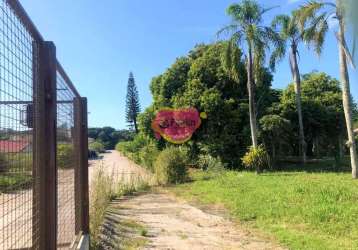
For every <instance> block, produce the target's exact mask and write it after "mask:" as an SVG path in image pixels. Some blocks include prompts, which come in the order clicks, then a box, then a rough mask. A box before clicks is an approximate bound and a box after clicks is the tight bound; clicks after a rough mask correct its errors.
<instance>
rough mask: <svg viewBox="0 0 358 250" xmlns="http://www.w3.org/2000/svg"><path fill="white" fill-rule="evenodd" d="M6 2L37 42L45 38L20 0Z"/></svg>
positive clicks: (7, 0)
mask: <svg viewBox="0 0 358 250" xmlns="http://www.w3.org/2000/svg"><path fill="white" fill-rule="evenodd" d="M6 3H7V4H8V5H9V6H10V7H11V9H12V10H13V11H14V13H15V15H16V16H17V17H18V18H19V20H20V21H21V22H22V24H23V25H24V26H25V27H26V29H27V30H28V31H29V32H30V34H31V35H32V36H33V38H34V40H36V41H37V42H43V41H44V39H43V37H42V35H41V33H40V32H39V31H38V29H37V28H36V26H35V24H34V23H33V22H32V20H31V18H30V17H29V15H28V14H27V13H26V11H25V9H24V8H23V7H22V5H21V4H20V2H19V1H18V0H6Z"/></svg>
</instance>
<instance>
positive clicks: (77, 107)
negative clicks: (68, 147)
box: [74, 97, 82, 235]
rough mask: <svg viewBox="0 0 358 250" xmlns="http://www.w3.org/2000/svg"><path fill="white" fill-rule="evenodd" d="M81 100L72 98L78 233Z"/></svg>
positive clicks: (79, 223)
mask: <svg viewBox="0 0 358 250" xmlns="http://www.w3.org/2000/svg"><path fill="white" fill-rule="evenodd" d="M81 140H82V102H81V98H78V97H76V98H75V99H74V154H75V156H76V159H75V160H76V162H75V233H76V235H78V234H79V233H80V231H81V224H82V188H81V186H82V176H81V175H82V173H81V172H82V167H81V162H82V155H81V149H82V142H81Z"/></svg>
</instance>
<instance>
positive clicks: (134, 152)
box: [116, 134, 159, 171]
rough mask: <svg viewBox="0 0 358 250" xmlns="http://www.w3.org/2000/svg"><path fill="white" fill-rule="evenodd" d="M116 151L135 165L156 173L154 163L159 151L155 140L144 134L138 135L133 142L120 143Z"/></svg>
mask: <svg viewBox="0 0 358 250" xmlns="http://www.w3.org/2000/svg"><path fill="white" fill-rule="evenodd" d="M116 150H118V151H119V152H121V153H122V154H124V155H125V156H127V157H128V158H130V159H131V160H133V161H134V162H135V163H137V164H139V165H141V166H143V167H145V168H147V169H149V170H151V171H154V161H155V160H156V157H157V156H158V154H159V150H158V149H157V146H156V144H155V142H154V140H153V139H151V138H149V136H145V135H143V134H138V135H137V136H135V137H134V139H133V141H127V142H119V143H118V144H117V145H116Z"/></svg>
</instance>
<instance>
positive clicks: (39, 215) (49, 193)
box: [33, 42, 57, 250]
mask: <svg viewBox="0 0 358 250" xmlns="http://www.w3.org/2000/svg"><path fill="white" fill-rule="evenodd" d="M37 74H38V75H37V76H35V79H36V81H35V84H34V107H35V109H34V111H35V112H34V118H35V119H34V125H35V126H34V145H33V146H34V156H33V157H34V168H35V171H34V172H35V174H36V179H35V181H36V184H35V190H34V193H33V199H34V204H35V206H36V207H35V208H34V209H35V211H36V213H35V214H34V216H35V218H34V221H36V227H37V229H36V231H37V232H36V234H37V236H36V242H35V246H33V248H34V249H49V250H52V249H56V245H57V166H56V113H57V112H56V99H57V97H56V48H55V45H54V44H53V43H52V42H39V43H38V70H37Z"/></svg>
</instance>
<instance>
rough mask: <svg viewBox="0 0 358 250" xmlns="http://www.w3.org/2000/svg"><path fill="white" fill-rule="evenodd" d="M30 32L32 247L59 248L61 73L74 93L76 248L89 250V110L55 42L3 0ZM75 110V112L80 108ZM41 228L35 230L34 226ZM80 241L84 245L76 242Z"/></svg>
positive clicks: (15, 1) (14, 1) (22, 11)
mask: <svg viewBox="0 0 358 250" xmlns="http://www.w3.org/2000/svg"><path fill="white" fill-rule="evenodd" d="M5 1H6V4H7V5H8V6H9V7H10V8H11V9H12V11H13V12H14V14H15V15H16V16H17V18H18V19H19V21H20V22H21V23H22V24H23V25H24V27H25V28H26V30H27V31H28V32H29V33H30V34H31V36H32V38H33V40H34V42H33V91H34V92H33V104H34V111H33V117H34V119H33V122H34V128H33V223H32V224H33V226H32V239H33V246H32V249H41V250H42V249H49V250H52V249H56V248H57V224H58V222H57V217H58V213H57V209H58V208H57V205H58V204H57V195H58V193H57V191H58V190H57V188H58V186H57V170H58V168H57V162H56V151H57V140H56V131H57V104H58V103H61V101H59V102H58V101H57V90H56V81H57V72H58V73H60V74H61V76H62V77H63V78H64V80H65V82H66V84H67V86H68V87H69V88H70V89H71V91H72V92H73V93H74V95H75V96H76V98H75V99H74V100H73V104H74V110H75V113H77V114H76V115H75V120H74V123H75V131H76V132H75V136H74V137H75V138H74V142H75V143H74V152H75V153H76V155H77V157H76V160H75V163H76V166H75V201H74V202H75V222H74V223H75V234H76V239H78V238H79V239H81V240H80V241H79V242H78V241H77V240H76V239H74V240H75V241H74V246H73V247H74V248H75V249H88V245H89V236H88V235H89V194H88V114H87V99H86V98H83V97H81V96H80V94H79V93H78V91H77V90H76V88H75V86H74V85H73V83H72V81H71V80H70V78H69V77H68V75H67V74H66V72H65V70H64V69H63V67H62V66H61V64H60V63H59V61H58V60H57V58H56V47H55V44H54V43H53V42H49V41H45V40H44V38H43V37H42V35H41V33H40V32H39V31H38V29H37V28H36V26H35V25H34V23H33V22H32V20H31V18H30V17H29V16H28V14H27V13H26V11H25V9H24V8H23V7H22V5H21V4H20V2H19V1H18V0H5ZM76 110H77V111H76ZM35 226H37V228H35ZM76 243H78V244H80V245H77V246H76Z"/></svg>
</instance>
